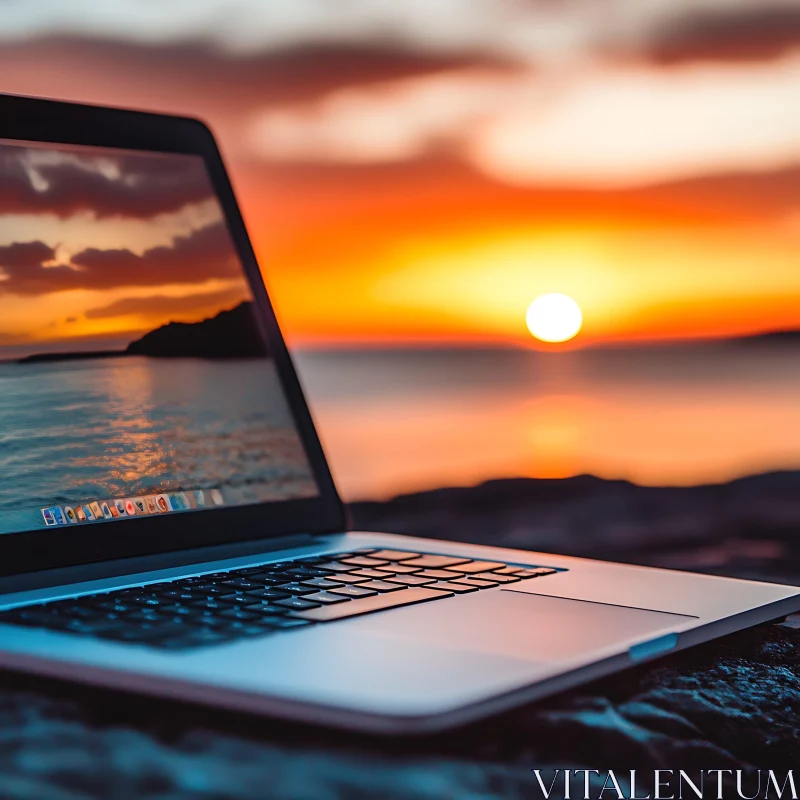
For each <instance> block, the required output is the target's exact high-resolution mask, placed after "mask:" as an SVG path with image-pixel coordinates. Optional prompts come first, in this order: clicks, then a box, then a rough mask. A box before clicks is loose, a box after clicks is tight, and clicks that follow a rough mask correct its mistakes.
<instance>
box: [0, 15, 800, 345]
mask: <svg viewBox="0 0 800 800" xmlns="http://www.w3.org/2000/svg"><path fill="white" fill-rule="evenodd" d="M799 85H800V6H798V4H797V3H796V2H794V1H793V0H791V1H788V0H787V1H784V0H691V1H690V0H560V2H556V0H525V2H523V1H522V0H408V1H407V2H404V3H396V2H390V0H342V1H341V2H336V3H332V2H329V1H327V0H270V2H269V3H264V2H260V0H237V2H235V3H231V2H223V0H194V1H193V2H188V0H170V1H169V2H160V3H142V2H139V1H138V0H130V1H129V2H123V1H122V0H109V2H106V3H103V4H97V3H94V2H89V0H69V2H61V1H57V0H47V1H46V0H25V1H22V0H6V2H5V3H3V4H2V5H0V91H8V92H15V93H22V94H35V95H46V96H55V97H59V98H66V99H77V100H83V101H88V102H95V103H109V104H115V105H125V106H134V107H140V108H146V109H152V110H160V111H171V112H175V113H185V114H191V115H195V116H200V117H202V118H204V119H205V120H207V121H208V122H209V123H210V125H211V127H212V129H213V130H214V131H215V133H216V134H217V136H218V139H219V142H220V145H221V148H222V152H223V156H224V157H225V159H226V161H227V162H228V164H229V167H230V171H231V174H232V177H233V181H234V186H235V189H236V191H237V194H238V196H239V198H240V200H241V203H242V207H243V211H244V215H245V219H246V222H247V225H248V229H249V231H250V234H251V237H252V239H253V243H254V246H255V249H256V253H257V255H258V257H259V262H260V264H261V266H262V271H263V272H264V275H265V278H266V280H267V284H268V287H269V289H270V291H271V294H272V296H273V300H274V302H275V304H276V307H277V311H278V314H279V317H280V319H281V322H282V323H283V326H284V329H285V331H286V333H287V336H288V338H289V340H290V342H291V343H293V344H297V345H300V346H312V347H316V346H342V345H347V346H350V345H355V346H363V345H403V346H405V345H408V344H415V343H418V344H431V343H432V344H441V343H456V344H462V343H463V344H470V343H478V342H480V343H501V344H508V343H511V344H522V345H528V344H532V343H533V342H532V339H531V337H530V336H529V334H528V333H527V330H526V328H525V311H526V309H527V306H528V304H529V303H530V302H531V301H532V300H533V299H534V298H535V297H537V296H538V295H540V294H543V293H548V292H561V293H565V294H569V295H570V296H572V297H573V298H574V299H575V300H576V301H577V302H578V303H579V305H580V306H581V309H582V311H583V318H584V327H583V330H582V332H581V334H580V335H579V337H578V338H577V339H576V340H575V342H576V343H577V344H592V343H597V342H601V343H602V342H608V341H620V340H622V341H628V340H635V341H650V340H652V339H664V338H667V339H669V338H675V337H697V336H729V335H741V334H749V333H757V332H760V331H766V330H775V329H787V328H797V327H800V311H798V309H800V303H798V300H800V270H798V268H797V267H798V260H799V259H800V193H798V192H797V188H796V187H797V185H798V180H800V102H797V98H798V90H797V86H799ZM196 213H201V212H200V211H197V212H196ZM167 216H168V215H167ZM178 216H180V215H178ZM173 222H174V225H175V226H177V227H174V228H173V229H171V230H172V233H170V234H169V236H173V235H175V236H177V235H184V234H185V231H186V230H187V228H186V226H187V225H188V226H189V227H191V225H194V224H196V223H189V222H187V221H186V218H185V217H184V218H181V220H180V221H178V219H177V217H176V219H175V220H173ZM101 223H102V224H101ZM125 224H126V225H134V224H136V223H135V220H132V219H127V220H126V221H125ZM170 224H173V223H170ZM53 225H54V226H57V225H60V226H61V227H60V228H58V230H59V236H62V235H63V237H64V241H65V242H66V241H67V237H68V236H69V235H71V234H69V233H68V231H67V228H68V227H69V228H72V225H70V226H67V225H65V223H64V220H61V221H60V222H58V223H56V222H54V223H53ZM97 225H98V231H99V230H100V228H101V227H102V228H103V230H107V231H108V236H109V237H112V238H113V236H114V235H116V232H115V233H113V234H112V229H113V228H114V226H115V225H118V226H121V225H122V222H121V220H118V221H117V222H114V223H112V222H111V221H109V220H105V221H104V220H100V219H98V220H97ZM165 225H166V226H167V227H165V228H163V230H162V229H159V230H161V232H162V234H163V236H165V237H166V236H167V233H166V230H167V228H168V227H169V226H168V225H167V223H165ZM180 225H183V226H184V227H183V228H180ZM75 230H78V228H75ZM120 230H121V228H120ZM131 230H132V228H131ZM55 231H56V227H54V228H53V232H54V236H55ZM75 235H77V234H75ZM120 235H121V233H120ZM31 236H32V237H33V238H36V236H35V233H34V232H31ZM55 241H56V238H52V240H51V242H50V245H51V246H52V245H53V242H55ZM58 241H61V238H58ZM109 241H111V240H109ZM120 241H121V240H120ZM142 241H144V240H142ZM173 241H177V240H173ZM165 242H166V239H162V240H159V242H154V245H163V244H164V243H165ZM65 246H66V245H65ZM76 246H77V243H76ZM142 246H144V245H142ZM140 255H141V254H140ZM6 290H7V287H3V291H4V292H5V291H6ZM0 302H2V300H1V299H0ZM20 302H22V301H20ZM20 307H21V306H20ZM87 309H88V306H87ZM95 321H96V322H97V320H95ZM143 322H144V320H140V324H142V323H143ZM130 323H132V320H128V321H127V323H126V324H130ZM87 324H88V323H87ZM120 324H122V320H120Z"/></svg>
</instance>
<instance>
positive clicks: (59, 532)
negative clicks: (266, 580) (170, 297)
mask: <svg viewBox="0 0 800 800" xmlns="http://www.w3.org/2000/svg"><path fill="white" fill-rule="evenodd" d="M0 140H19V141H20V144H24V143H25V142H30V143H36V144H39V143H51V144H53V145H82V146H89V147H113V148H117V149H122V150H134V151H135V150H138V151H151V152H154V153H175V154H184V155H197V156H200V157H201V158H202V159H203V161H204V162H205V166H206V170H207V171H208V175H209V178H210V180H211V183H212V186H213V188H214V191H215V193H216V196H217V198H218V200H219V202H220V205H221V206H222V209H223V213H224V215H225V220H226V222H227V225H228V230H229V232H230V235H231V238H232V240H233V243H234V246H235V247H236V251H237V254H238V256H239V258H240V260H241V263H242V267H243V269H244V272H245V274H246V276H247V279H248V282H249V284H250V287H251V289H252V292H253V297H254V301H255V308H256V309H257V316H258V318H259V322H260V324H261V326H262V328H263V332H264V334H265V336H266V338H267V342H268V345H269V347H270V350H271V353H272V354H273V360H274V362H275V365H276V368H277V371H278V375H279V377H280V380H281V384H282V386H283V389H284V391H285V393H286V399H287V402H288V404H289V406H290V408H291V410H292V414H293V417H294V420H295V423H296V425H297V430H298V432H299V434H300V437H301V439H302V442H303V447H304V449H305V452H306V455H307V458H308V461H309V464H310V466H311V470H312V472H313V475H314V479H315V481H316V483H317V486H318V488H319V495H317V496H316V497H313V498H303V499H296V500H286V501H280V502H269V503H258V504H252V505H245V506H229V507H222V508H211V509H204V510H202V511H194V512H190V511H187V512H183V513H179V514H168V515H165V516H156V517H143V518H141V519H131V520H122V519H119V520H111V521H108V522H106V523H103V524H101V525H94V524H92V525H76V526H69V527H67V528H64V527H58V528H43V529H36V530H33V531H20V532H18V533H9V534H3V535H0V576H3V575H12V574H19V573H23V572H33V571H39V570H44V569H53V568H57V567H67V566H74V565H79V564H87V563H92V562H97V561H106V560H111V559H120V558H128V557H134V556H143V555H150V554H155V553H165V552H171V551H179V550H185V549H189V548H196V547H207V546H211V545H224V544H226V543H234V542H242V541H248V540H252V539H265V538H271V537H279V536H287V535H291V534H295V533H311V534H324V533H335V532H340V531H343V530H345V528H346V513H345V509H344V505H343V503H342V501H341V499H340V498H339V495H338V493H337V491H336V487H335V485H334V483H333V478H332V476H331V473H330V470H329V468H328V464H327V461H326V459H325V455H324V453H323V450H322V445H321V443H320V441H319V438H318V436H317V433H316V430H315V428H314V423H313V421H312V418H311V414H310V412H309V409H308V405H307V403H306V400H305V397H304V395H303V391H302V389H301V387H300V383H299V381H298V378H297V373H296V371H295V368H294V365H293V363H292V360H291V357H290V355H289V352H288V350H287V348H286V344H285V342H284V339H283V336H282V334H281V331H280V329H279V327H278V323H277V320H276V318H275V313H274V311H273V309H272V304H271V302H270V300H269V297H268V295H267V290H266V287H265V285H264V281H263V278H262V276H261V272H260V270H259V267H258V264H257V261H256V257H255V254H254V252H253V249H252V245H251V244H250V238H249V236H248V235H247V231H246V229H245V225H244V221H243V219H242V216H241V213H240V211H239V206H238V203H237V202H236V198H235V196H234V193H233V188H232V186H231V184H230V181H229V179H228V175H227V172H226V170H225V166H224V164H223V161H222V157H221V155H220V153H219V150H218V148H217V145H216V143H215V141H214V137H213V135H212V133H211V131H210V130H209V128H208V127H207V126H206V125H205V124H204V123H203V122H201V121H200V120H197V119H193V118H189V117H173V116H167V115H162V114H151V113H146V112H141V111H130V110H123V109H115V108H105V107H99V106H88V105H80V104H75V103H66V102H61V101H53V100H41V99H38V98H28V97H18V96H9V95H0ZM0 478H2V476H0ZM187 488H191V487H187ZM125 526H131V527H130V528H128V527H125Z"/></svg>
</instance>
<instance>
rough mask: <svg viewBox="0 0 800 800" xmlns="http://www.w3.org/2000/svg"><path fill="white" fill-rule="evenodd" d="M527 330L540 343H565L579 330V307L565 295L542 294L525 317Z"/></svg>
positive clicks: (580, 322) (580, 316)
mask: <svg viewBox="0 0 800 800" xmlns="http://www.w3.org/2000/svg"><path fill="white" fill-rule="evenodd" d="M525 322H526V323H527V325H528V330H529V331H530V332H531V334H533V336H534V337H535V338H536V339H539V340H540V341H542V342H566V341H568V340H569V339H572V338H574V337H575V336H576V335H577V333H578V331H579V330H580V329H581V324H582V322H583V315H582V314H581V309H580V306H579V305H578V304H577V303H576V302H575V301H574V300H573V299H572V298H571V297H568V296H567V295H565V294H543V295H541V296H540V297H537V298H536V299H535V300H534V301H533V302H532V303H531V304H530V305H529V306H528V312H527V313H526V315H525Z"/></svg>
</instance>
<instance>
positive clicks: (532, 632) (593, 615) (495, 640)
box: [361, 590, 694, 662]
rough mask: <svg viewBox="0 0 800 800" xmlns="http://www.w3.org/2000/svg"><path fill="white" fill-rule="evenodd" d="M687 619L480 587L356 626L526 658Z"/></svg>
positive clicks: (619, 643)
mask: <svg viewBox="0 0 800 800" xmlns="http://www.w3.org/2000/svg"><path fill="white" fill-rule="evenodd" d="M693 620H694V617H689V616H684V615H682V614H670V613H666V612H662V611H645V610H643V609H639V608H628V607H626V606H612V605H605V604H602V603H592V602H587V601H584V600H569V599H566V598H561V597H550V596H547V595H535V594H526V593H523V592H514V591H510V590H502V591H489V592H479V593H475V594H468V595H461V596H460V597H457V598H452V599H448V600H440V601H438V602H435V603H423V604H421V605H418V606H410V607H409V608H404V609H397V610H396V611H392V612H387V613H385V614H375V615H372V616H370V617H364V618H363V619H362V621H361V624H362V625H363V626H364V627H365V628H366V627H369V628H373V629H376V630H380V631H381V633H383V634H387V633H389V634H394V635H398V636H403V637H409V638H412V639H416V640H418V641H419V640H423V641H432V642H436V643H437V644H440V645H441V644H445V645H450V646H451V647H457V648H459V649H462V650H474V651H477V652H484V653H497V654H503V655H509V656H514V657H515V658H525V659H528V660H532V661H539V662H541V661H570V660H572V659H573V658H575V657H577V656H581V655H587V654H591V653H595V652H597V651H600V650H606V649H607V648H612V647H614V648H616V650H615V652H621V651H623V650H625V649H626V648H627V647H628V646H629V644H631V643H632V642H634V641H636V640H639V641H641V639H642V636H644V635H650V634H652V635H657V634H659V633H668V632H670V631H678V630H680V629H681V628H683V627H684V626H685V625H686V624H687V623H690V622H692V621H693Z"/></svg>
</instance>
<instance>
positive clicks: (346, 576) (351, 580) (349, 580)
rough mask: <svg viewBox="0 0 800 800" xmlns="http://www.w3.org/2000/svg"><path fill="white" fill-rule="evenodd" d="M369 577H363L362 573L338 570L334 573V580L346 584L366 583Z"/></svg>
mask: <svg viewBox="0 0 800 800" xmlns="http://www.w3.org/2000/svg"><path fill="white" fill-rule="evenodd" d="M368 580H369V578H365V577H364V576H363V575H354V574H353V573H351V572H347V573H344V572H339V573H338V574H337V575H336V581H337V583H339V584H346V585H348V586H352V585H355V584H357V583H366V582H367V581H368Z"/></svg>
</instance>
